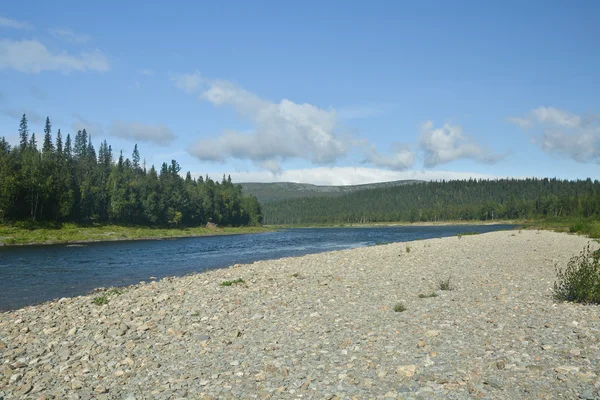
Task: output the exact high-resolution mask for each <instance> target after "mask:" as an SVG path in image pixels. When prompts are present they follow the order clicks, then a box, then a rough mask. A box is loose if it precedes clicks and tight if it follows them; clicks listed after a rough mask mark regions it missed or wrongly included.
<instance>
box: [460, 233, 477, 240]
mask: <svg viewBox="0 0 600 400" xmlns="http://www.w3.org/2000/svg"><path fill="white" fill-rule="evenodd" d="M472 235H479V232H462V233H459V234H458V235H456V236H458V238H459V239H460V238H462V237H463V236H472Z"/></svg>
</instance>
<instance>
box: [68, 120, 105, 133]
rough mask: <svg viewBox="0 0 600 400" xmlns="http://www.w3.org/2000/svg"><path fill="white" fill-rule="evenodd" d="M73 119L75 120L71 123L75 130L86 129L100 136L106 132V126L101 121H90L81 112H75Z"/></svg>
mask: <svg viewBox="0 0 600 400" xmlns="http://www.w3.org/2000/svg"><path fill="white" fill-rule="evenodd" d="M73 119H74V121H73V122H72V123H71V128H73V132H77V131H82V130H84V129H85V131H86V132H87V133H88V134H90V135H92V136H93V137H99V136H101V135H103V134H104V127H103V126H102V124H101V123H99V122H94V121H90V120H89V119H85V118H83V117H82V116H81V115H79V114H73Z"/></svg>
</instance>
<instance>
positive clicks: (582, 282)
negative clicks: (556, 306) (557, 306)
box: [554, 244, 600, 304]
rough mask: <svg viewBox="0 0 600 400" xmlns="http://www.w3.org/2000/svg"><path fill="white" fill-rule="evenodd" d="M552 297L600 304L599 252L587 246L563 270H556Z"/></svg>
mask: <svg viewBox="0 0 600 400" xmlns="http://www.w3.org/2000/svg"><path fill="white" fill-rule="evenodd" d="M556 276H557V280H556V282H554V296H555V297H556V298H557V299H558V300H562V301H573V302H576V303H593V304H600V250H592V249H591V247H590V245H589V244H588V245H587V246H586V247H585V248H584V249H583V250H582V251H581V253H580V254H579V255H578V256H574V257H572V258H571V259H570V260H569V262H568V263H567V267H566V268H565V269H564V270H563V269H561V268H558V267H557V268H556Z"/></svg>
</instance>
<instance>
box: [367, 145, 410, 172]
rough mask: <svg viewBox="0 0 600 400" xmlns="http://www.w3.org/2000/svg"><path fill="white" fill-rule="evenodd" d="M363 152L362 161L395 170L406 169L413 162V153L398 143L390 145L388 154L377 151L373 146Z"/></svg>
mask: <svg viewBox="0 0 600 400" xmlns="http://www.w3.org/2000/svg"><path fill="white" fill-rule="evenodd" d="M365 153H366V154H365V155H366V158H365V160H364V163H369V164H373V165H375V166H377V167H382V168H388V169H391V170H395V171H402V170H405V169H408V168H410V167H412V165H413V164H414V163H415V153H414V152H413V151H411V150H410V149H409V148H408V147H406V146H404V145H401V144H398V143H396V144H394V145H393V146H392V151H391V152H390V154H381V153H379V152H378V151H377V149H376V148H375V146H372V147H371V148H369V149H367V150H366V151H365Z"/></svg>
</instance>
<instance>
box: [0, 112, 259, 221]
mask: <svg viewBox="0 0 600 400" xmlns="http://www.w3.org/2000/svg"><path fill="white" fill-rule="evenodd" d="M140 160H141V158H140V153H139V151H138V147H137V144H136V145H135V147H134V149H133V153H132V155H131V159H130V158H124V157H123V153H122V152H121V153H120V155H119V156H118V158H117V159H116V160H115V157H114V155H113V151H112V148H111V146H110V145H108V144H107V142H106V140H104V141H103V142H102V143H101V144H100V147H99V149H98V152H96V150H95V148H94V145H93V144H92V139H91V137H90V136H89V135H88V133H87V132H86V130H85V129H83V130H81V131H78V132H77V134H76V135H75V137H74V139H73V141H72V140H71V136H70V135H67V136H66V138H65V139H64V141H63V137H62V134H61V132H60V129H59V130H58V131H57V132H56V138H55V140H53V138H52V125H51V123H50V119H49V118H47V119H46V124H45V128H44V137H43V141H42V146H41V151H40V150H39V148H38V142H37V138H36V136H35V133H32V134H31V135H30V134H29V128H28V121H27V116H26V115H23V117H22V118H21V122H20V126H19V145H18V146H14V147H11V146H10V144H9V143H8V142H7V140H6V138H5V137H0V222H4V223H10V222H16V221H23V220H29V221H36V222H43V221H49V222H58V223H61V222H77V223H112V224H121V225H128V224H135V225H147V226H189V227H191V226H200V225H205V224H207V223H208V222H213V223H215V224H218V225H223V226H242V225H260V224H261V223H262V214H261V207H260V205H259V203H258V200H257V199H256V197H254V196H252V195H246V196H245V195H244V194H243V193H242V188H241V186H239V185H234V184H233V183H232V182H231V178H230V177H225V176H223V180H222V181H221V182H215V181H213V180H212V179H210V178H209V177H208V176H207V177H206V178H202V177H199V178H198V179H194V178H192V176H191V174H190V173H189V172H188V173H187V175H186V177H185V178H183V177H182V176H181V175H180V170H181V167H180V166H179V164H178V163H177V161H175V160H172V161H171V162H170V164H167V163H163V164H162V166H161V167H160V170H159V171H157V170H156V169H155V168H154V166H151V167H150V168H149V169H147V168H146V166H145V163H144V162H141V161H140Z"/></svg>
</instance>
